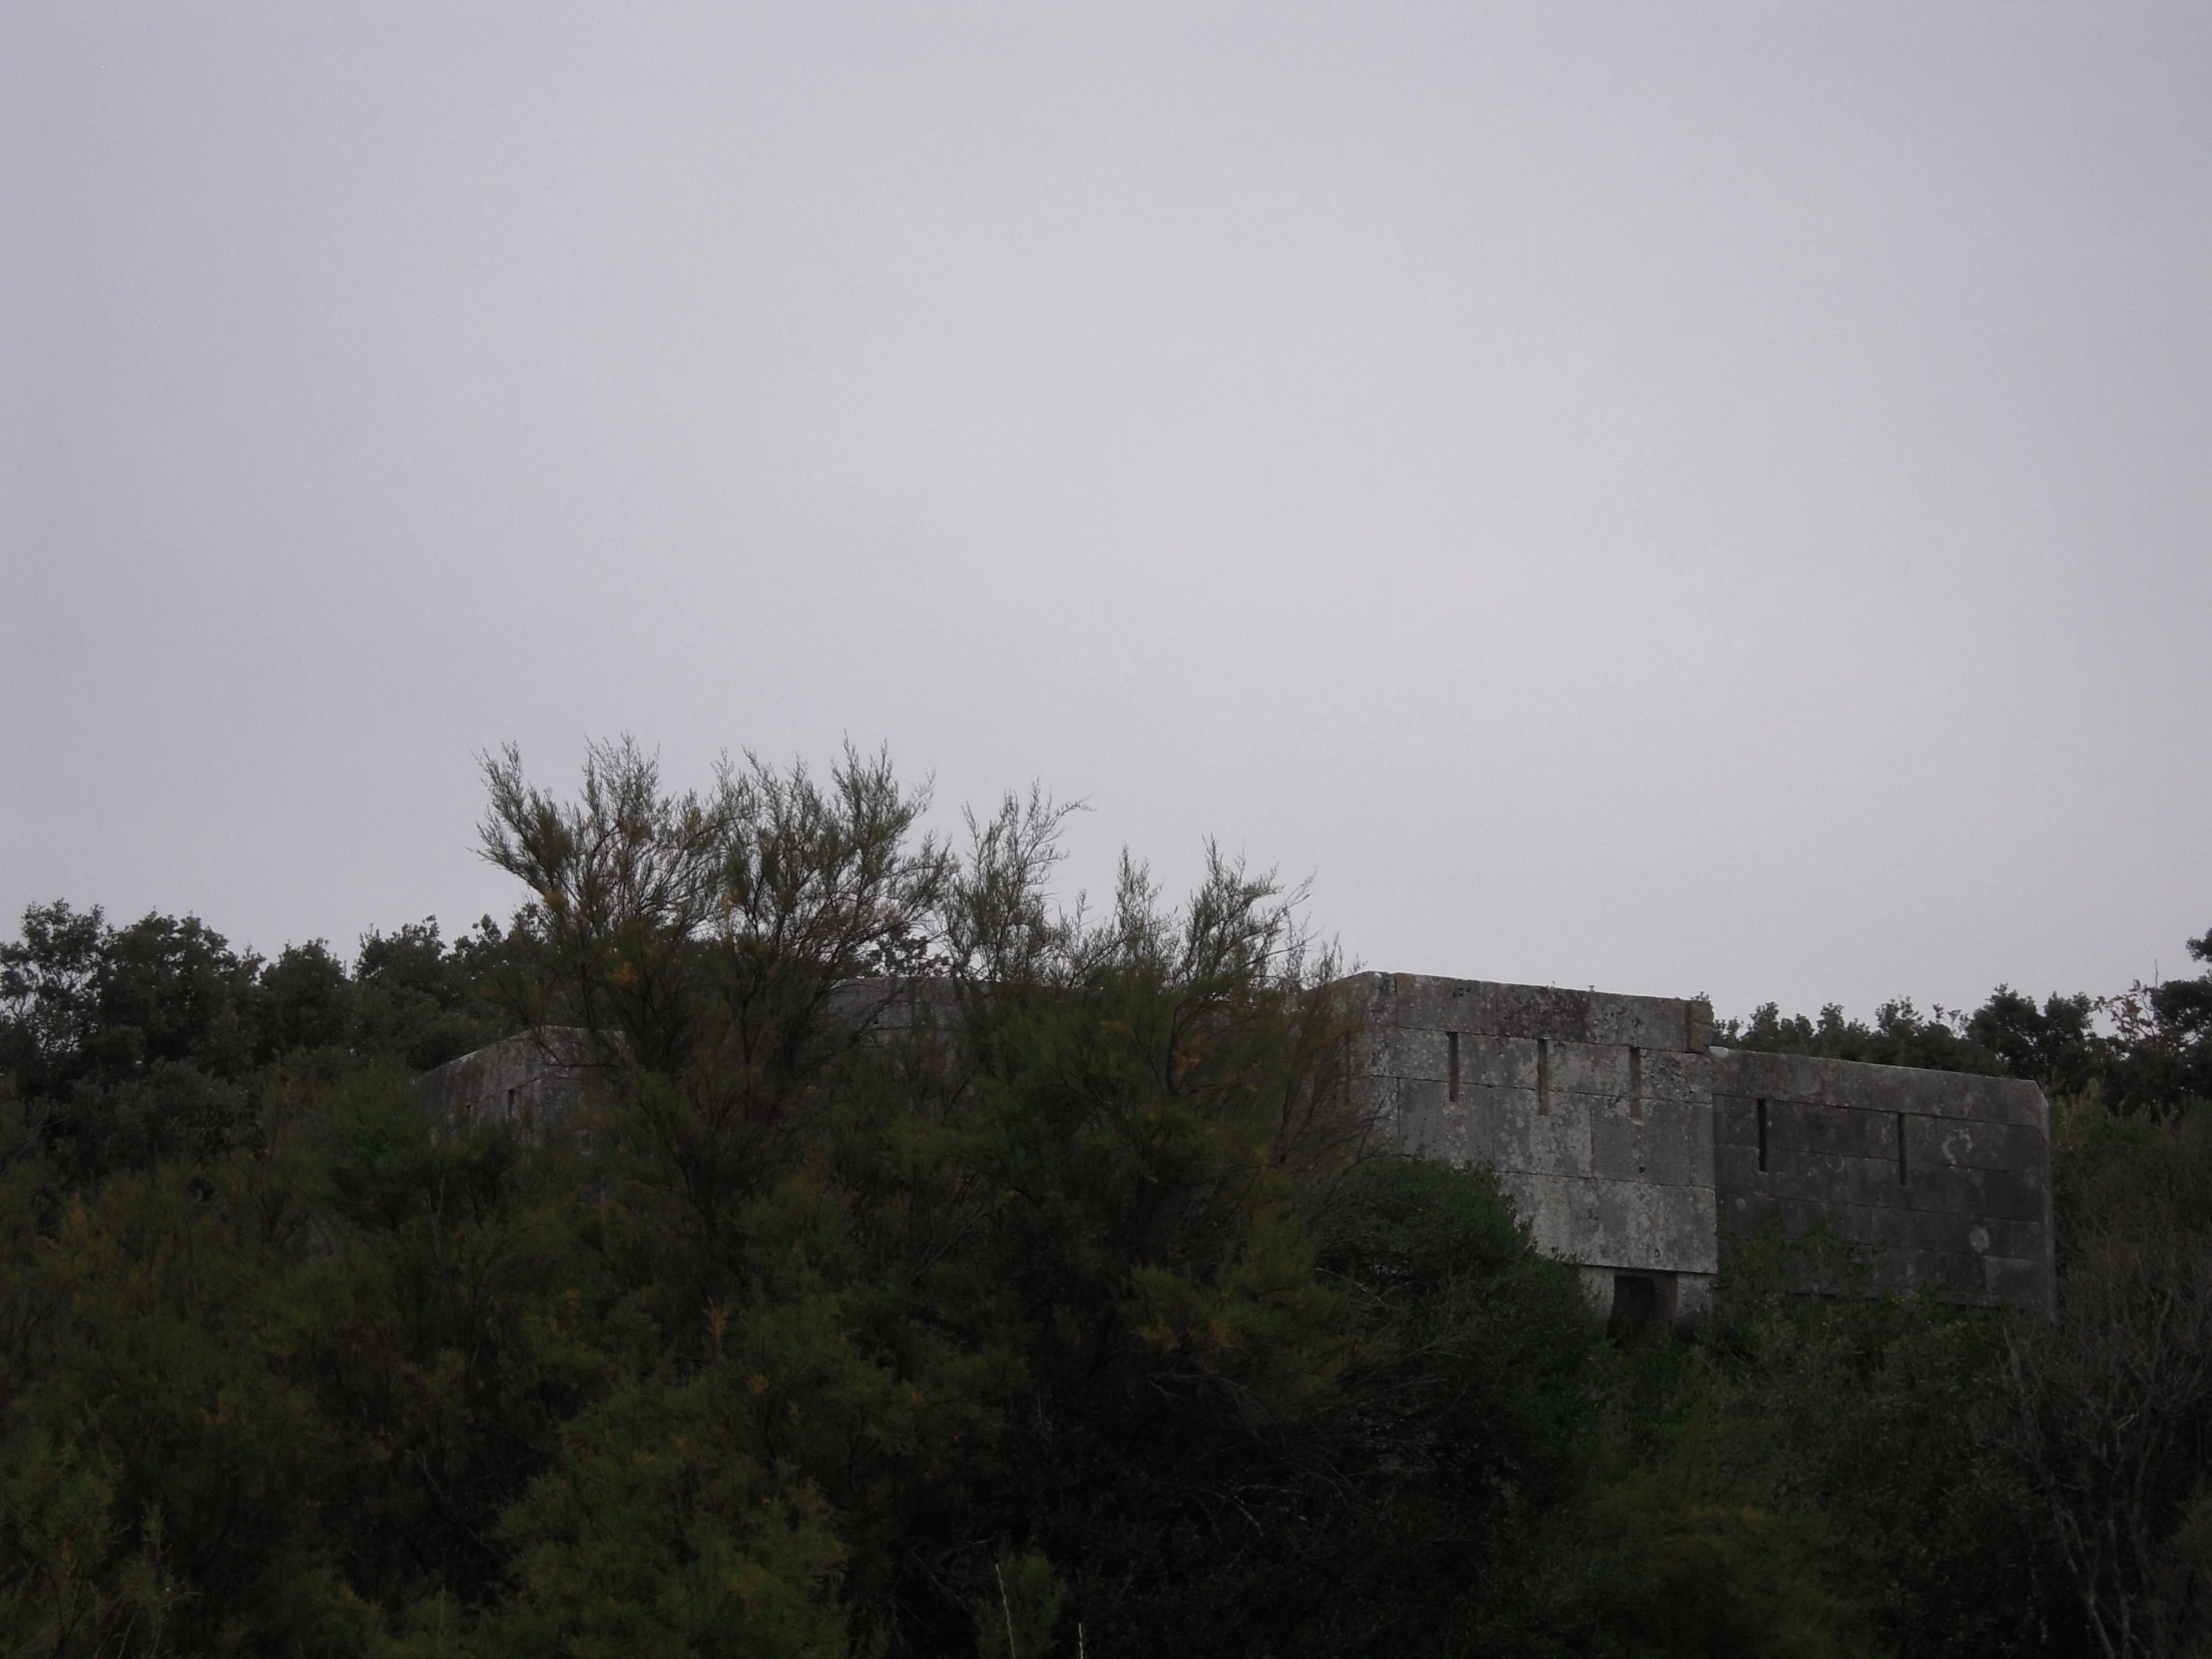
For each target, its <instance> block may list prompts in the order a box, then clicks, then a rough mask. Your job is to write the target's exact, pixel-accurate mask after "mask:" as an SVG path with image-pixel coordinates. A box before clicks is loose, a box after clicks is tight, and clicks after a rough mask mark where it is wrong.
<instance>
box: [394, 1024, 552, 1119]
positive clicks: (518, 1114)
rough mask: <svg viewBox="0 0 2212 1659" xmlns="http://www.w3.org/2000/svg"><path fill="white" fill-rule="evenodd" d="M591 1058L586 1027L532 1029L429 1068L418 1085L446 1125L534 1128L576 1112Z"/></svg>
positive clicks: (425, 1104)
mask: <svg viewBox="0 0 2212 1659" xmlns="http://www.w3.org/2000/svg"><path fill="white" fill-rule="evenodd" d="M589 1059H590V1051H589V1043H588V1040H587V1038H586V1036H585V1034H584V1033H583V1032H582V1031H573V1030H567V1029H563V1028H554V1029H550V1030H546V1031H538V1032H527V1033H525V1034H523V1035H522V1036H519V1037H508V1038H506V1039H505V1040H504V1041H501V1042H495V1043H492V1044H489V1045H488V1046H486V1047H483V1048H479V1049H477V1050H475V1051H474V1052H473V1053H468V1054H464V1055H462V1056H461V1057H460V1058H459V1059H458V1060H448V1061H447V1062H446V1063H445V1064H444V1065H442V1066H438V1067H436V1068H434V1069H433V1070H430V1071H426V1072H424V1073H423V1074H422V1075H421V1076H420V1077H418V1078H416V1079H415V1091H416V1092H417V1093H418V1094H419V1095H420V1096H421V1097H422V1104H423V1107H424V1109H425V1110H427V1111H428V1112H429V1114H430V1120H431V1122H432V1124H433V1125H435V1126H437V1127H438V1128H440V1129H452V1128H460V1127H464V1126H466V1125H469V1124H488V1123H506V1124H512V1125H513V1126H514V1127H515V1128H516V1129H518V1130H520V1131H521V1132H523V1133H525V1134H528V1133H530V1132H532V1131H535V1130H542V1129H545V1128H549V1127H550V1126H552V1125H553V1124H556V1123H560V1122H563V1121H565V1120H566V1119H568V1118H570V1117H573V1116H574V1115H575V1112H576V1109H577V1107H578V1105H579V1104H580V1102H581V1100H582V1098H583V1080H584V1076H585V1074H586V1069H587V1066H588V1062H589Z"/></svg>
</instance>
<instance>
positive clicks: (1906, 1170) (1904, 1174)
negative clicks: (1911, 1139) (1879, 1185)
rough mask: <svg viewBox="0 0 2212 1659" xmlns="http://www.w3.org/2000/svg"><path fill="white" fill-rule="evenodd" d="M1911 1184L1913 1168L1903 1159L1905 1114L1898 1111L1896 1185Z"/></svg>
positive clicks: (1907, 1185)
mask: <svg viewBox="0 0 2212 1659" xmlns="http://www.w3.org/2000/svg"><path fill="white" fill-rule="evenodd" d="M1912 1184H1913V1169H1912V1166H1911V1165H1910V1164H1908V1163H1907V1162H1906V1161H1905V1114H1904V1113H1903V1112H1900V1113H1898V1185H1899V1186H1901V1187H1910V1186H1911V1185H1912Z"/></svg>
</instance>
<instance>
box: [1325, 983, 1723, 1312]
mask: <svg viewBox="0 0 2212 1659" xmlns="http://www.w3.org/2000/svg"><path fill="white" fill-rule="evenodd" d="M1343 990H1344V993H1345V994H1346V995H1347V996H1349V997H1350V998H1351V999H1352V1002H1353V1006H1354V1008H1355V1009H1356V1010H1357V1012H1358V1013H1359V1014H1360V1015H1361V1016H1362V1018H1363V1019H1364V1022H1365V1025H1366V1036H1365V1038H1364V1039H1363V1040H1364V1044H1365V1047H1364V1050H1363V1053H1362V1056H1361V1060H1360V1062H1359V1064H1358V1065H1357V1066H1356V1068H1355V1069H1356V1073H1357V1075H1358V1076H1359V1077H1360V1078H1361V1087H1362V1088H1363V1089H1364V1090H1365V1091H1366V1097H1367V1099H1368V1100H1369V1102H1370V1103H1371V1105H1372V1107H1373V1109H1374V1110H1375V1111H1376V1112H1377V1113H1378V1114H1379V1116H1380V1118H1381V1120H1382V1121H1383V1124H1384V1125H1385V1127H1387V1128H1389V1129H1390V1130H1392V1131H1393V1132H1394V1133H1395V1134H1396V1136H1397V1137H1398V1139H1399V1140H1400V1142H1401V1143H1402V1144H1404V1145H1405V1146H1406V1147H1407V1148H1409V1149H1410V1150H1412V1151H1415V1152H1418V1153H1421V1154H1424V1155H1426V1156H1429V1157H1435V1158H1445V1159H1449V1160H1450V1161H1451V1162H1453V1163H1460V1164H1470V1163H1480V1164H1487V1165H1489V1166H1491V1167H1492V1168H1494V1169H1495V1170H1496V1171H1497V1175H1498V1182H1499V1185H1500V1186H1501V1187H1503V1188H1504V1190H1505V1192H1506V1193H1507V1194H1508V1195H1509V1196H1510V1197H1511V1198H1512V1200H1513V1202H1514V1204H1515V1205H1516V1206H1517V1207H1518V1208H1519V1210H1520V1212H1521V1215H1522V1217H1523V1219H1525V1220H1526V1221H1527V1223H1528V1225H1529V1231H1530V1233H1531V1234H1532V1236H1533V1237H1534V1239H1535V1241H1536V1245H1537V1247H1538V1248H1539V1249H1541V1250H1543V1251H1544V1252H1546V1253H1547V1254H1549V1255H1552V1256H1556V1257H1558V1258H1560V1259H1561V1260H1563V1261H1569V1262H1574V1263H1577V1264H1579V1265H1581V1266H1583V1267H1585V1268H1589V1269H1593V1270H1610V1271H1611V1272H1615V1273H1632V1274H1645V1275H1660V1276H1666V1277H1667V1291H1666V1298H1665V1300H1666V1305H1667V1306H1669V1307H1672V1306H1673V1305H1674V1304H1675V1303H1676V1302H1677V1301H1681V1300H1683V1299H1682V1298H1680V1297H1679V1296H1678V1294H1677V1292H1676V1290H1675V1289H1674V1283H1675V1281H1676V1280H1677V1279H1679V1278H1681V1277H1682V1276H1689V1277H1690V1278H1692V1279H1694V1280H1696V1281H1698V1288H1697V1289H1696V1290H1694V1291H1693V1293H1692V1294H1691V1295H1690V1297H1689V1298H1687V1301H1688V1302H1689V1303H1691V1304H1694V1303H1696V1302H1697V1301H1698V1299H1699V1297H1700V1296H1702V1294H1703V1286H1704V1285H1705V1284H1706V1283H1709V1282H1710V1279H1711V1276H1712V1275H1713V1274H1714V1273H1715V1271H1717V1269H1718V1267H1719V1259H1718V1252H1719V1225H1718V1210H1717V1201H1716V1196H1715V1191H1714V1186H1713V1107H1712V1087H1711V1084H1710V1082H1709V1080H1708V1078H1707V1075H1706V1067H1705V1064H1704V1054H1703V1050H1704V1049H1705V1047H1706V1046H1707V1045H1708V1043H1709V1042H1710V1039H1711V1035H1712V1028H1713V1017H1712V1010H1711V1009H1710V1008H1708V1007H1707V1006H1706V1005H1705V1004H1704V1003H1702V1002H1686V1001H1680V1000H1677V999H1674V998H1670V997H1654V996H1614V995H1610V994H1607V993H1605V992H1600V991H1572V990H1559V989H1556V988H1553V987H1549V986H1541V985H1505V984H1497V983H1494V982H1491V981H1487V980H1477V979H1438V978H1430V977H1426V976H1423V975H1417V974H1404V973H1398V974H1387V973H1369V974H1360V975H1356V976H1355V977H1353V978H1351V979H1348V980H1346V981H1344V982H1343ZM1591 1285H1592V1287H1593V1290H1592V1294H1593V1296H1596V1295H1598V1293H1599V1290H1600V1289H1602V1290H1603V1292H1604V1295H1605V1296H1608V1297H1609V1296H1610V1294H1611V1289H1610V1287H1611V1281H1610V1280H1609V1279H1607V1278H1606V1277H1605V1274H1604V1272H1599V1273H1598V1274H1597V1275H1596V1277H1594V1278H1592V1279H1591Z"/></svg>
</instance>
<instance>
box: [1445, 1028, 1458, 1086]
mask: <svg viewBox="0 0 2212 1659" xmlns="http://www.w3.org/2000/svg"><path fill="white" fill-rule="evenodd" d="M1444 1076H1445V1084H1446V1098H1447V1099H1450V1100H1454V1101H1455V1100H1457V1099H1458V1098H1459V1033H1458V1032H1456V1031H1446V1032H1445V1033H1444Z"/></svg>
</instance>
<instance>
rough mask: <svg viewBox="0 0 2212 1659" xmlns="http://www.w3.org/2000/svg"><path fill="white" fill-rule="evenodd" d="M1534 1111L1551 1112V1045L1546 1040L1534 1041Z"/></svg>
mask: <svg viewBox="0 0 2212 1659" xmlns="http://www.w3.org/2000/svg"><path fill="white" fill-rule="evenodd" d="M1536 1110H1537V1112H1538V1113H1548V1112H1549V1111H1550V1110H1551V1043H1550V1041H1549V1040H1548V1039H1546V1038H1543V1037H1538V1038H1537V1039H1536Z"/></svg>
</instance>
